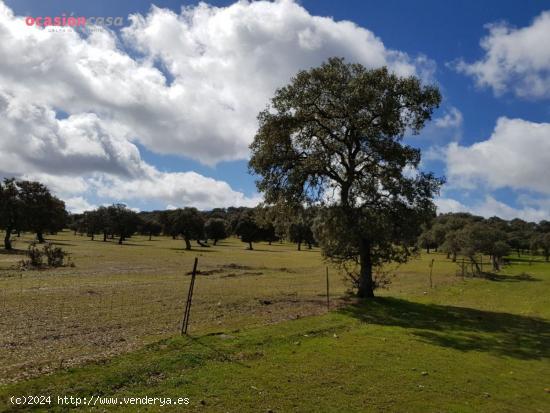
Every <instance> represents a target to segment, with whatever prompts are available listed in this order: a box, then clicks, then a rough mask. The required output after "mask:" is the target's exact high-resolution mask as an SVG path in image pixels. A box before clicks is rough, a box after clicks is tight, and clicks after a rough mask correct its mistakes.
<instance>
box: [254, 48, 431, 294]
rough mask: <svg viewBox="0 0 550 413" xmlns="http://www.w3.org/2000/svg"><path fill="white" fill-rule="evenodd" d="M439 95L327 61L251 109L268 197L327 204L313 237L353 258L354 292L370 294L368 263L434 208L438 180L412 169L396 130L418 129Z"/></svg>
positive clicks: (383, 73) (410, 151) (413, 152)
mask: <svg viewBox="0 0 550 413" xmlns="http://www.w3.org/2000/svg"><path fill="white" fill-rule="evenodd" d="M440 100H441V96H440V94H439V91H438V89H437V88H436V87H434V86H422V85H421V83H420V80H419V79H418V78H416V77H408V78H401V77H398V76H397V75H395V74H393V73H390V72H389V71H388V70H387V69H386V68H382V69H374V70H368V69H366V68H365V67H363V66H362V65H360V64H347V63H345V62H344V60H343V59H338V58H331V59H329V60H328V61H327V62H326V63H324V64H323V65H321V66H320V67H317V68H314V69H311V70H308V71H302V72H300V73H298V74H297V75H296V77H294V78H293V79H292V82H291V83H290V84H289V85H287V86H285V87H283V88H281V89H279V90H277V92H276V93H275V96H274V97H273V99H272V101H271V106H270V107H269V108H268V109H266V110H265V111H263V112H261V113H260V114H259V117H258V119H259V125H260V127H259V130H258V132H257V134H256V136H255V137H254V141H253V143H252V144H251V146H250V149H251V151H252V157H251V159H250V169H251V170H252V171H253V172H254V173H255V174H257V175H258V176H260V179H259V180H258V181H257V186H258V189H259V190H260V191H262V192H263V193H264V196H265V200H266V202H268V203H270V204H276V203H278V202H280V201H281V200H284V201H285V202H287V203H289V204H291V205H300V204H302V203H303V202H305V201H307V202H310V203H320V204H325V205H326V206H328V207H329V210H328V212H327V213H328V214H329V215H330V224H329V225H328V227H327V228H325V229H323V228H321V226H322V223H320V222H318V225H317V227H318V231H317V234H318V235H319V237H327V236H328V237H331V238H324V239H320V238H318V239H319V241H320V243H321V246H322V247H323V249H324V253H325V256H326V257H327V258H329V259H331V260H333V261H336V262H341V261H342V260H352V261H357V262H358V263H359V265H360V268H361V270H360V274H359V277H358V279H359V280H360V282H359V289H358V294H359V295H360V296H362V297H364V296H372V295H373V287H374V285H373V278H372V274H373V271H372V267H373V265H379V264H381V263H383V262H387V261H386V259H388V258H389V257H393V256H395V255H397V251H399V252H401V251H406V250H407V248H406V247H403V246H404V245H405V244H407V243H409V242H411V238H416V236H417V235H418V234H417V233H416V232H418V228H419V226H420V224H421V223H422V222H424V221H425V220H426V219H427V218H428V217H429V216H431V215H433V214H434V213H435V207H434V205H433V203H432V196H433V195H434V194H435V193H437V191H438V189H439V186H440V185H441V183H442V181H441V180H439V179H437V178H435V177H434V176H433V175H432V174H424V173H421V172H419V171H418V169H417V167H418V165H419V162H420V151H419V150H418V149H415V148H412V147H411V146H408V145H405V144H403V143H402V137H403V135H404V134H405V132H406V131H412V132H413V133H417V132H418V131H420V130H421V129H422V128H423V127H424V124H425V122H426V121H428V120H429V119H430V117H431V114H432V111H433V109H434V108H435V107H437V106H438V105H439V102H440ZM405 171H408V172H407V173H405ZM410 171H415V172H416V174H411V173H409V172H410ZM335 225H337V226H335ZM338 226H339V227H338ZM413 228H414V231H411V229H413ZM413 232H414V233H415V234H414V237H411V236H412V235H413ZM397 234H402V236H396V235H397ZM332 237H336V238H332ZM396 242H397V243H399V244H400V246H399V247H394V245H395V243H396ZM338 244H340V245H338ZM333 252H336V253H335V254H334V253H333ZM400 256H402V257H403V256H407V254H406V253H405V254H400Z"/></svg>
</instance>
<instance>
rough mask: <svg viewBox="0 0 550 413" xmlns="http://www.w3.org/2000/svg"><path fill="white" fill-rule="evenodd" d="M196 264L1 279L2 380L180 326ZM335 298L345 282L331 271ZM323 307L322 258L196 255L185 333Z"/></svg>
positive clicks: (132, 344) (126, 346)
mask: <svg viewBox="0 0 550 413" xmlns="http://www.w3.org/2000/svg"><path fill="white" fill-rule="evenodd" d="M190 270H191V268H185V267H183V268H180V270H179V271H177V272H175V273H174V272H169V273H168V274H162V271H159V274H155V275H151V274H148V275H138V274H136V275H134V274H127V273H126V274H115V275H105V276H104V277H98V276H93V277H92V276H90V277H86V276H82V275H70V274H68V275H64V276H62V277H61V276H55V275H52V276H51V277H52V278H49V276H45V275H43V274H40V273H35V272H32V273H31V272H29V273H20V274H19V275H17V276H12V277H4V278H0V294H1V296H0V300H1V302H0V308H1V310H2V311H1V315H0V329H1V330H0V331H1V332H2V333H1V335H0V349H1V355H0V359H1V360H0V366H1V367H0V380H1V381H2V382H8V381H12V380H15V379H21V378H24V377H27V376H32V375H36V374H43V373H47V372H50V371H53V370H56V369H58V368H61V367H67V366H70V365H74V364H80V363H82V362H84V361H87V360H98V359H103V358H108V357H110V356H112V355H113V354H117V353H120V352H124V351H128V350H131V349H134V348H137V347H139V346H142V345H143V344H145V343H148V342H151V341H155V340H158V339H159V338H161V337H164V336H169V335H174V334H179V332H180V329H181V323H182V318H183V312H184V308H185V303H186V300H187V293H188V289H189V282H190V279H191V276H190ZM329 282H330V297H329V299H330V301H331V305H332V306H333V307H336V306H337V305H338V302H339V301H340V300H341V299H342V298H343V296H344V293H345V291H346V285H345V284H344V283H343V281H342V276H341V275H339V274H338V273H337V272H336V271H334V270H331V271H329ZM326 311H327V278H326V270H325V267H323V266H318V267H312V268H287V267H273V266H272V267H269V266H249V265H241V264H237V263H228V264H215V265H210V264H209V262H208V259H207V258H201V259H200V260H199V265H198V272H197V279H196V282H195V287H194V295H193V303H192V313H191V316H190V323H189V332H190V333H191V334H204V333H211V332H216V331H233V330H235V329H240V328H243V327H251V326H257V325H265V324H269V323H275V322H279V321H282V320H288V319H293V318H299V317H302V316H305V315H312V314H321V313H323V312H326Z"/></svg>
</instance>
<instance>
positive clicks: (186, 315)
mask: <svg viewBox="0 0 550 413" xmlns="http://www.w3.org/2000/svg"><path fill="white" fill-rule="evenodd" d="M198 262H199V259H198V257H195V263H194V264H193V272H192V273H191V282H190V283H189V292H188V293H187V302H186V303H185V312H184V314H183V322H182V323H181V334H182V335H184V334H187V326H188V325H189V314H190V313H191V301H192V300H193V288H194V287H195V277H196V275H197V264H198Z"/></svg>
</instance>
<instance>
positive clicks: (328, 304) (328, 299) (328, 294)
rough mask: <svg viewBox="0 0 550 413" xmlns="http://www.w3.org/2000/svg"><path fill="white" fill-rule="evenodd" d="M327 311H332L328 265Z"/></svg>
mask: <svg viewBox="0 0 550 413" xmlns="http://www.w3.org/2000/svg"><path fill="white" fill-rule="evenodd" d="M327 311H330V293H329V283H328V267H327Z"/></svg>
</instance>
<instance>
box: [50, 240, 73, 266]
mask: <svg viewBox="0 0 550 413" xmlns="http://www.w3.org/2000/svg"><path fill="white" fill-rule="evenodd" d="M44 254H45V255H46V259H47V260H48V266H49V267H62V266H63V265H64V264H65V257H66V256H67V255H68V254H67V253H66V252H65V251H63V248H61V247H54V246H53V245H52V244H46V245H45V246H44Z"/></svg>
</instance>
